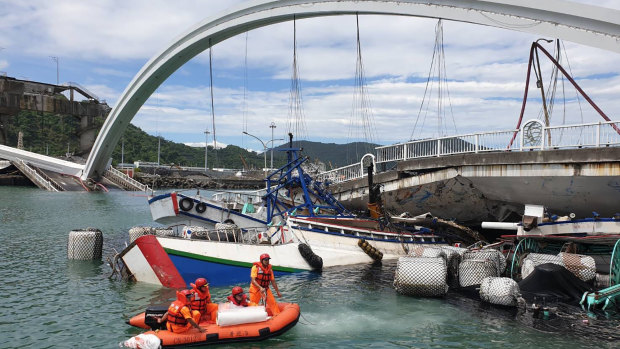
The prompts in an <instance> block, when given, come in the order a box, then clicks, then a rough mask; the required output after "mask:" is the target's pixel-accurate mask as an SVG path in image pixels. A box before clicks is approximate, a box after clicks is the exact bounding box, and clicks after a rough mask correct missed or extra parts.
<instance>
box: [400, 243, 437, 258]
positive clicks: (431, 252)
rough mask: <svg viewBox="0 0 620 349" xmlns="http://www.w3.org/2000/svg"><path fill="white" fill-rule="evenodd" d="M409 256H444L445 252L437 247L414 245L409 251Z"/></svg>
mask: <svg viewBox="0 0 620 349" xmlns="http://www.w3.org/2000/svg"><path fill="white" fill-rule="evenodd" d="M409 256H410V257H425V258H438V257H441V258H446V253H445V252H444V251H443V250H442V249H441V248H437V247H426V246H415V247H414V248H412V249H411V251H410V252H409Z"/></svg>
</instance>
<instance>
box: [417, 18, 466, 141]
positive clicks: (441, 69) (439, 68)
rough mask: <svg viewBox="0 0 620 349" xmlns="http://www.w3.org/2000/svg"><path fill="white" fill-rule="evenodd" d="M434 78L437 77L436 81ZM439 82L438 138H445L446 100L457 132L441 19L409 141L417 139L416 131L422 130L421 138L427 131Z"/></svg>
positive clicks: (446, 130)
mask: <svg viewBox="0 0 620 349" xmlns="http://www.w3.org/2000/svg"><path fill="white" fill-rule="evenodd" d="M433 77H436V78H435V79H434V78H433ZM435 80H437V136H438V137H440V136H444V135H446V134H447V133H448V123H447V121H446V107H445V105H444V99H447V100H448V107H449V111H450V116H451V119H452V125H453V127H454V132H455V133H456V132H457V127H456V121H455V119H454V112H453V110H452V100H451V98H450V89H449V88H448V75H447V68H446V54H445V50H444V44H443V21H442V20H441V19H439V20H438V21H437V25H436V26H435V44H434V48H433V56H432V57H431V65H430V67H429V70H428V76H427V78H426V85H425V87H424V95H423V97H422V102H421V103H420V108H419V110H418V115H417V117H416V120H415V122H414V124H413V129H412V130H411V135H410V137H409V139H411V140H413V139H415V133H416V130H420V134H419V136H420V137H421V136H422V134H421V132H422V130H424V129H425V127H424V126H425V124H426V118H427V116H428V113H429V107H430V104H431V99H432V96H431V95H432V93H433V89H434V85H435ZM421 116H422V117H423V118H422V123H421V127H419V128H418V123H419V122H420V117H421Z"/></svg>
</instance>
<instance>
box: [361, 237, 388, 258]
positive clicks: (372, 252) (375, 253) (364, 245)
mask: <svg viewBox="0 0 620 349" xmlns="http://www.w3.org/2000/svg"><path fill="white" fill-rule="evenodd" d="M357 246H359V247H360V248H361V249H362V251H364V252H366V254H367V255H368V256H369V257H370V258H372V259H374V260H375V261H380V260H382V259H383V252H381V251H379V250H377V249H376V248H374V247H372V245H371V244H369V243H368V241H366V240H364V239H359V241H358V242H357Z"/></svg>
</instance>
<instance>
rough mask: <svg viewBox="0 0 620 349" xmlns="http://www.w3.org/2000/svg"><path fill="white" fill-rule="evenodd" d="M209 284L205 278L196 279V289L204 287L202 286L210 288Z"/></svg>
mask: <svg viewBox="0 0 620 349" xmlns="http://www.w3.org/2000/svg"><path fill="white" fill-rule="evenodd" d="M208 285H209V283H208V282H207V279H205V278H198V279H196V287H197V288H198V287H202V286H208Z"/></svg>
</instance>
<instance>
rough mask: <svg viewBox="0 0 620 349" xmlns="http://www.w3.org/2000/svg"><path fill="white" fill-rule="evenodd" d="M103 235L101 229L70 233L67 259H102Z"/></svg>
mask: <svg viewBox="0 0 620 349" xmlns="http://www.w3.org/2000/svg"><path fill="white" fill-rule="evenodd" d="M102 250H103V233H102V232H101V230H99V229H95V228H86V229H81V230H72V231H71V232H69V242H68V243H67V257H68V258H69V259H78V260H91V259H101V254H102Z"/></svg>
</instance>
